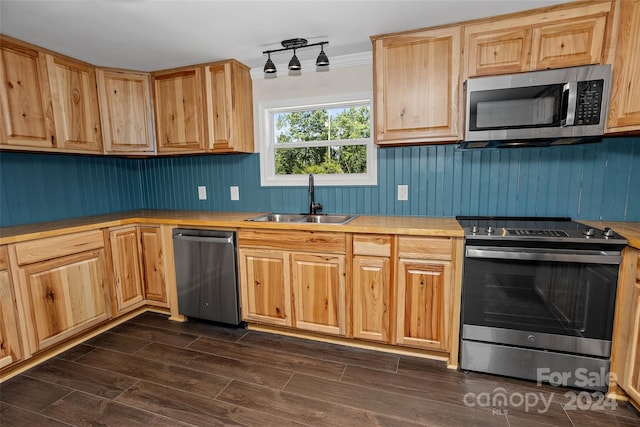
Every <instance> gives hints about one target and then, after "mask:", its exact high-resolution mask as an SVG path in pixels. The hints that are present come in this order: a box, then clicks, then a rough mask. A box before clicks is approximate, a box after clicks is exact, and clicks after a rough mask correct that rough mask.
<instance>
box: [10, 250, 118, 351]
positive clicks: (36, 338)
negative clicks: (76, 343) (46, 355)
mask: <svg viewBox="0 0 640 427" xmlns="http://www.w3.org/2000/svg"><path fill="white" fill-rule="evenodd" d="M19 274H20V282H21V283H20V286H21V292H23V297H24V299H25V302H26V305H27V307H28V310H27V316H28V317H29V319H30V322H27V324H29V325H31V328H30V330H29V331H28V335H29V340H30V346H31V351H32V352H33V353H35V352H37V351H40V350H43V349H45V348H47V347H50V346H52V345H54V344H56V343H58V342H61V341H63V340H65V339H67V338H69V337H71V336H72V335H75V334H76V333H79V332H81V331H83V330H86V329H88V328H90V327H92V326H94V325H97V324H99V323H101V322H103V321H106V320H108V319H109V318H110V317H111V310H110V307H109V304H108V301H109V294H108V286H107V272H106V262H105V252H104V249H102V248H101V249H96V250H92V251H88V252H82V253H78V254H74V255H68V256H64V257H60V258H54V259H51V260H47V261H42V262H38V263H34V264H29V265H26V266H24V267H21V268H20V271H19Z"/></svg>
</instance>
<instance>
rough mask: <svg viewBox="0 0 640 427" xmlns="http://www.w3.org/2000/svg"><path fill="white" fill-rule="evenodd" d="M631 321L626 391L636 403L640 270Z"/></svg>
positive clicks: (638, 392)
mask: <svg viewBox="0 0 640 427" xmlns="http://www.w3.org/2000/svg"><path fill="white" fill-rule="evenodd" d="M633 305H634V313H633V318H632V319H633V323H632V324H631V330H632V335H631V348H630V350H629V355H628V365H627V366H628V375H627V378H626V392H627V394H629V396H630V397H631V398H632V399H633V400H634V401H635V402H637V403H640V270H639V271H638V281H637V282H636V284H635V286H634V291H633Z"/></svg>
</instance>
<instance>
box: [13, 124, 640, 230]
mask: <svg viewBox="0 0 640 427" xmlns="http://www.w3.org/2000/svg"><path fill="white" fill-rule="evenodd" d="M378 158H379V165H378V175H379V178H378V185H377V186H362V187H317V188H316V200H317V201H319V202H321V203H322V204H323V205H324V208H325V212H329V213H358V214H367V215H411V216H416V215H425V216H455V215H460V214H462V215H490V214H495V215H540V216H544V215H547V216H551V215H562V216H570V217H573V218H578V219H599V218H603V219H609V220H623V221H640V137H624V138H607V139H606V140H605V141H603V142H602V143H600V144H586V145H577V146H569V147H554V148H522V149H504V150H477V151H462V150H459V149H457V148H456V146H455V145H437V146H420V147H399V148H381V149H379V150H378ZM259 163H260V162H259V155H258V154H246V155H216V156H181V157H162V158H149V159H126V158H115V157H97V156H75V155H62V154H32V153H12V152H2V153H0V226H9V225H16V224H25V223H34V222H42V221H51V220H56V219H64V218H73V217H80V216H87V215H96V214H101V213H108V212H120V211H125V210H131V209H142V208H147V209H191V210H207V211H246V212H267V211H282V212H304V211H306V210H307V209H308V206H309V194H308V192H307V189H306V188H305V187H268V188H261V187H260V172H259ZM398 184H408V185H409V200H408V201H406V202H399V201H397V200H396V186H397V185H398ZM198 185H206V186H207V193H208V194H207V195H208V200H205V201H200V200H198V192H197V186H198ZM231 185H237V186H239V187H240V200H239V201H231V200H230V194H229V187H230V186H231Z"/></svg>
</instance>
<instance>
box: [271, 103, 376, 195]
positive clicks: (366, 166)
mask: <svg viewBox="0 0 640 427" xmlns="http://www.w3.org/2000/svg"><path fill="white" fill-rule="evenodd" d="M259 110H260V115H261V116H260V129H261V138H260V148H261V149H260V176H261V181H262V185H263V186H297V185H305V186H306V185H308V183H309V179H308V175H309V174H310V173H312V174H314V177H315V182H316V184H318V185H376V183H377V182H376V181H377V168H376V156H375V148H374V145H373V139H372V137H371V133H372V131H371V97H370V96H366V97H363V96H350V97H346V98H342V99H338V100H337V99H336V98H335V97H333V98H332V99H331V100H327V99H313V100H305V101H304V102H301V101H293V102H278V103H277V104H269V105H264V104H261V105H260V108H259Z"/></svg>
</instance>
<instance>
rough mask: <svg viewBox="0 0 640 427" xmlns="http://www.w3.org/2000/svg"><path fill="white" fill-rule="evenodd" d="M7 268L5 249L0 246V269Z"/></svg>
mask: <svg viewBox="0 0 640 427" xmlns="http://www.w3.org/2000/svg"><path fill="white" fill-rule="evenodd" d="M6 269H7V249H6V248H5V247H4V246H0V270H6Z"/></svg>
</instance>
